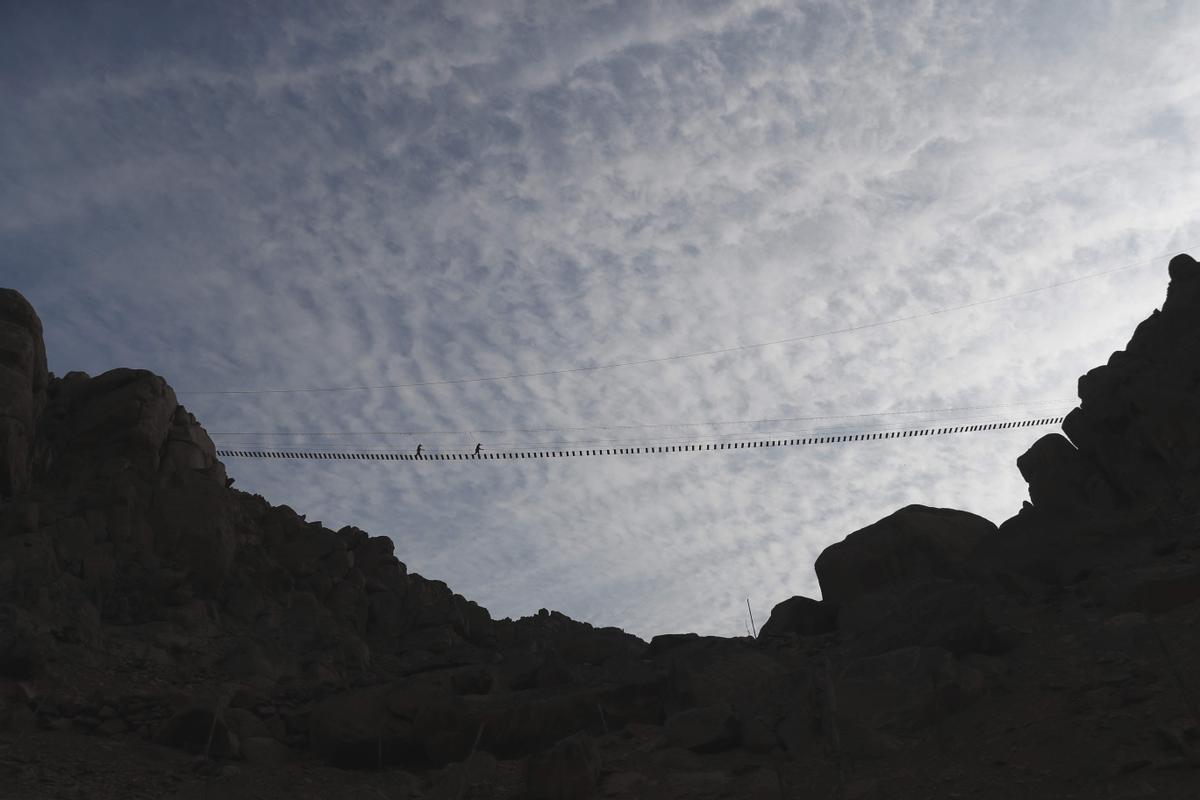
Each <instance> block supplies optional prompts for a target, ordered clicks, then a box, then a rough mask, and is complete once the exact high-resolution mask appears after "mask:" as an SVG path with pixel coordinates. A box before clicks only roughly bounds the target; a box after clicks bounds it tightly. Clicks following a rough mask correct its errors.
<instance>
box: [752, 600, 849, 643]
mask: <svg viewBox="0 0 1200 800" xmlns="http://www.w3.org/2000/svg"><path fill="white" fill-rule="evenodd" d="M836 629H837V608H836V607H834V606H833V605H832V604H830V603H826V602H823V601H821V600H813V599H812V598H810V597H800V596H797V597H791V598H788V599H787V600H784V601H783V602H782V603H778V604H776V606H775V607H774V608H772V609H771V616H770V618H769V619H767V621H766V623H765V624H764V625H763V626H762V628H761V629H760V630H759V632H758V635H759V637H760V638H761V637H771V636H785V635H787V634H795V635H797V636H820V635H822V634H826V633H832V632H833V631H834V630H836Z"/></svg>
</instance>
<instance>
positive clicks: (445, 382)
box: [177, 248, 1194, 395]
mask: <svg viewBox="0 0 1200 800" xmlns="http://www.w3.org/2000/svg"><path fill="white" fill-rule="evenodd" d="M1184 249H1185V250H1186V249H1194V248H1184ZM1166 255H1169V254H1166ZM1166 255H1158V256H1154V257H1153V258H1148V259H1145V260H1142V261H1137V262H1134V263H1132V264H1125V265H1123V266H1120V267H1113V268H1111V269H1106V270H1103V271H1101V272H1092V273H1088V274H1087V275H1078V276H1076V277H1074V278H1067V279H1066V280H1061V281H1055V282H1054V283H1047V284H1044V285H1042V286H1034V287H1032V288H1029V289H1023V290H1021V291H1019V292H1012V293H1010V294H1003V295H998V296H996V297H988V298H984V299H982V300H972V301H971V302H969V303H960V304H958V305H953V306H943V307H941V308H935V309H931V310H929V311H922V312H919V313H917V314H908V315H906V316H903V317H892V318H890V319H882V320H876V321H874V322H864V323H862V324H859V325H850V326H848V327H844V328H833V329H831V330H825V331H819V332H817V333H806V334H802V335H800V336H788V337H785V338H783V339H772V340H771V341H767V342H752V343H749V344H737V345H730V346H728V347H718V348H714V349H712V350H697V351H694V352H691V353H678V354H676V355H670V356H658V357H655V358H641V359H635V360H631V361H613V362H609V363H605V364H591V365H587V366H577V367H565V368H562V369H547V370H538V371H535V372H513V373H509V374H507V375H484V376H477V377H472V378H444V379H438V380H431V381H413V382H410V383H386V384H374V385H362V386H312V387H304V388H285V389H220V390H216V389H211V390H207V391H181V392H177V394H181V395H259V394H308V393H317V392H366V391H374V390H378V389H414V388H419V387H423V386H451V385H457V384H464V383H490V382H493V381H507V380H515V379H518V378H542V377H548V376H550V375H569V374H573V373H578V372H595V371H598V370H605V369H618V368H620V367H637V366H642V365H645V364H662V363H665V362H668V361H679V360H682V359H688V358H700V357H702V356H715V355H721V354H724V353H735V352H742V351H747V350H757V349H760V348H763V347H771V346H774V345H779V344H794V343H796V342H806V341H811V340H813V339H821V338H824V337H827V336H836V335H839V334H843V333H853V332H855V331H863V330H868V329H870V328H881V327H884V326H886V325H896V324H898V323H901V322H911V321H912V320H917V319H924V318H926V317H933V316H937V315H939V314H949V313H950V312H952V311H962V310H964V309H968V308H975V307H977V306H983V305H988V304H990V303H999V302H1001V301H1004V300H1012V299H1014V298H1017V297H1025V296H1026V295H1031V294H1036V293H1037V292H1045V291H1048V290H1050V289H1057V288H1059V287H1061V286H1068V285H1070V284H1073V283H1079V282H1080V281H1086V280H1092V279H1094V278H1102V277H1104V276H1106V275H1112V274H1114V273H1117V272H1123V271H1124V270H1129V269H1134V268H1135V267H1141V266H1144V265H1146V264H1153V263H1154V262H1156V261H1159V260H1160V259H1162V258H1165V257H1166Z"/></svg>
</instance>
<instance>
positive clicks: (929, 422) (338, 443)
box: [213, 408, 1060, 452]
mask: <svg viewBox="0 0 1200 800" xmlns="http://www.w3.org/2000/svg"><path fill="white" fill-rule="evenodd" d="M1048 410H1049V409H1048V408H1047V409H1043V410H1042V411H1041V412H1040V413H1043V414H1044V413H1047V411H1048ZM1054 413H1055V414H1056V415H1058V414H1060V412H1054ZM1006 420H1007V418H1006V417H1003V416H1000V415H998V414H994V413H993V414H980V413H972V412H967V413H959V414H949V415H937V416H933V415H930V416H929V417H927V418H925V419H920V420H910V421H900V420H879V421H868V422H865V423H862V424H860V425H851V424H849V423H843V424H840V425H839V424H837V423H833V424H828V425H819V426H816V427H811V426H805V427H795V426H790V425H789V426H786V427H784V428H771V429H769V430H758V431H753V430H751V431H747V430H740V431H725V432H720V431H697V430H692V431H680V432H678V433H675V434H670V433H665V432H664V433H661V434H658V435H654V436H651V435H650V434H647V435H645V436H638V435H636V434H630V435H628V436H620V435H614V436H609V437H590V438H586V439H578V438H570V439H567V438H561V437H557V438H552V439H548V440H538V441H531V440H528V439H519V440H516V441H495V440H491V441H488V443H487V444H488V447H489V448H490V449H492V450H535V449H542V448H554V449H563V448H577V447H578V446H580V445H589V446H593V447H594V446H598V445H599V446H610V447H615V446H636V445H646V446H651V445H655V444H695V443H697V442H710V441H712V442H721V441H732V440H735V439H781V438H813V437H822V436H837V435H840V434H850V433H883V432H889V431H898V430H904V429H906V428H934V427H953V426H964V425H968V424H982V423H990V422H1004V421H1006ZM213 435H214V437H215V438H216V439H217V440H219V441H220V443H221V445H222V446H223V447H227V448H230V449H243V450H245V449H256V450H262V449H280V448H286V449H291V450H304V449H312V448H319V449H322V450H342V451H354V450H358V451H365V450H368V449H370V450H379V451H388V450H395V449H396V448H397V447H398V445H397V443H395V442H390V441H380V442H379V445H378V446H377V447H370V446H369V445H367V444H365V443H361V442H358V441H347V440H337V439H335V440H332V441H325V440H323V441H321V442H320V443H310V442H296V441H292V442H287V443H278V442H274V441H272V442H271V443H266V442H265V441H264V440H263V439H262V438H261V437H256V436H252V435H242V436H221V435H217V434H213ZM469 441H470V444H467V443H464V444H465V445H466V446H467V447H472V446H473V445H474V444H475V442H477V441H479V440H478V439H477V438H476V437H471V439H470V440H469ZM410 446H411V445H410ZM453 446H454V445H453V444H452V443H447V444H441V445H436V446H435V448H436V450H437V451H438V452H458V451H451V450H450V449H449V448H451V447H453Z"/></svg>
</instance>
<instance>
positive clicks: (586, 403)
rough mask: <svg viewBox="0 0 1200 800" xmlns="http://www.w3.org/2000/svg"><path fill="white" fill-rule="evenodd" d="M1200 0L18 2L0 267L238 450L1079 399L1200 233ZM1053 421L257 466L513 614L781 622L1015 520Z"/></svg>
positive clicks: (256, 483)
mask: <svg viewBox="0 0 1200 800" xmlns="http://www.w3.org/2000/svg"><path fill="white" fill-rule="evenodd" d="M1194 12H1195V6H1194V5H1192V4H1190V3H1187V2H1181V3H1172V2H1152V0H1146V1H1145V2H1138V3H1115V2H1114V3H1104V2H1093V1H1092V0H1086V1H1084V2H1053V1H1049V2H1047V1H1045V0H1038V1H1037V2H1012V3H969V2H963V3H956V2H911V3H896V2H890V1H889V2H879V3H872V2H795V1H794V0H792V1H790V2H769V1H767V0H763V1H762V2H723V1H721V0H707V1H705V2H701V1H699V0H693V1H692V2H646V1H645V0H639V1H638V2H600V1H597V2H559V3H550V2H518V1H515V0H514V2H489V1H488V0H483V1H482V2H481V1H480V0H472V1H471V2H443V3H436V2H430V3H406V2H396V3H374V2H335V0H323V1H322V2H319V3H318V2H300V1H299V0H287V2H233V1H232V0H231V2H224V3H200V2H192V3H185V2H165V1H164V0H153V1H152V2H133V1H132V0H121V2H111V3H106V2H101V1H100V0H96V1H94V2H88V3H67V2H63V3H28V2H17V1H16V0H0V101H2V102H3V108H4V109H5V111H4V113H3V114H0V285H4V286H8V287H12V288H16V289H18V290H19V291H21V292H22V293H24V294H25V295H26V297H28V298H29V299H30V301H31V302H33V303H34V305H35V307H36V308H37V309H38V311H39V313H40V315H41V317H42V320H43V322H44V324H45V327H46V340H47V347H48V351H49V358H50V366H51V369H52V370H53V371H54V372H56V373H57V374H60V375H61V374H64V373H66V372H68V371H71V370H83V371H86V372H88V373H90V374H99V373H101V372H103V371H105V370H108V369H112V368H115V367H138V368H145V369H150V370H153V371H155V372H156V373H158V374H161V375H163V376H164V377H166V378H167V379H168V381H169V382H170V383H171V384H172V385H173V386H174V387H175V389H176V390H177V391H178V392H179V396H180V400H181V402H183V403H184V404H185V405H186V406H187V407H188V409H189V410H191V411H192V412H193V413H195V414H196V415H197V416H198V417H199V419H200V420H201V421H202V422H203V424H204V425H205V426H206V428H207V429H208V430H209V431H210V432H213V433H214V439H216V440H217V442H218V443H219V444H224V445H227V446H232V445H235V444H239V443H243V444H244V443H247V442H259V443H264V442H272V443H276V444H278V445H280V446H284V445H286V446H305V447H310V448H311V447H316V446H320V447H323V448H326V449H330V448H348V449H354V448H358V449H379V448H390V449H396V450H402V451H405V452H412V451H413V450H414V449H415V447H416V445H417V444H422V445H423V447H424V448H425V451H426V452H436V451H439V450H464V449H466V450H470V449H472V448H473V447H474V445H475V443H476V442H479V443H482V444H483V446H484V448H485V450H486V451H501V450H504V449H506V448H510V447H512V446H514V445H516V444H517V443H528V442H548V441H551V442H563V441H574V442H580V441H587V442H595V441H596V440H609V439H618V438H619V439H626V440H637V441H639V442H643V441H676V440H678V439H679V438H680V437H692V438H693V439H695V438H696V437H708V438H707V439H704V441H715V440H716V439H715V438H714V437H718V436H720V437H726V438H727V439H728V438H729V437H735V436H740V437H741V438H743V439H745V438H754V437H755V436H763V435H770V433H771V432H775V433H780V432H793V433H794V432H798V431H810V430H814V429H818V428H822V427H824V428H828V427H830V426H832V427H835V428H836V427H839V426H840V427H845V426H847V425H849V426H852V427H853V426H857V427H856V428H855V429H856V430H862V429H864V426H868V425H869V426H874V427H872V428H871V429H880V428H881V427H886V426H892V427H895V426H897V425H899V424H901V423H905V424H916V423H917V422H919V421H920V420H923V419H938V420H942V419H947V418H949V417H957V418H963V417H972V418H979V419H983V418H986V419H998V418H1024V417H1028V416H1039V415H1047V414H1042V413H1040V412H1045V411H1054V412H1058V413H1061V412H1064V411H1066V410H1068V409H1069V408H1070V407H1071V405H1072V399H1073V398H1074V397H1075V388H1076V380H1077V378H1078V376H1079V375H1081V374H1083V373H1084V372H1086V371H1087V370H1088V369H1090V368H1092V367H1094V366H1096V365H1099V364H1102V363H1104V362H1105V360H1106V359H1107V358H1108V356H1109V354H1110V353H1111V352H1112V351H1114V350H1117V349H1120V348H1121V347H1122V346H1123V345H1124V343H1125V342H1126V341H1127V340H1128V338H1129V336H1130V335H1131V333H1132V331H1133V328H1134V326H1135V325H1136V323H1137V322H1138V321H1140V320H1141V319H1142V318H1144V317H1145V316H1147V315H1148V314H1149V313H1150V311H1151V310H1153V309H1154V308H1155V307H1157V306H1158V305H1160V304H1161V302H1162V299H1163V297H1164V293H1165V287H1166V280H1167V276H1166V264H1167V260H1168V259H1169V257H1170V256H1171V255H1173V254H1175V253H1177V252H1184V251H1188V250H1189V249H1190V250H1191V252H1192V253H1193V254H1196V255H1198V256H1200V216H1198V212H1200V155H1198V150H1197V144H1198V139H1200V73H1197V72H1196V70H1195V55H1194V54H1195V53H1197V52H1200V15H1196V14H1195V13H1194ZM1121 267H1127V268H1126V269H1119V270H1118V268H1121ZM1110 270H1116V271H1112V272H1109V271H1110ZM1100 272H1108V274H1106V275H1102V276H1100V277H1093V278H1088V279H1085V280H1078V281H1073V282H1070V283H1066V284H1064V285H1060V286H1054V287H1053V288H1049V289H1046V290H1044V291H1037V292H1032V293H1027V294H1020V295H1019V296H1017V297H1012V298H1010V299H1007V300H1002V301H998V302H992V303H983V304H979V305H971V306H969V307H967V308H962V309H960V310H956V311H947V312H946V313H936V314H929V313H928V312H931V311H938V310H941V309H945V308H950V307H957V306H963V305H966V304H971V303H975V302H976V301H979V300H987V299H991V298H996V297H1002V296H1006V295H1011V294H1016V293H1022V292H1025V291H1026V290H1028V289H1032V288H1040V287H1046V286H1051V285H1053V284H1059V283H1062V282H1063V281H1072V279H1074V278H1077V277H1080V276H1085V275H1094V274H1095V273H1100ZM905 317H913V319H908V320H907V321H901V322H896V323H894V324H886V325H873V326H872V323H876V322H881V321H887V320H894V319H899V318H905ZM864 325H866V326H871V327H865V328H860V326H864ZM844 328H860V329H858V330H854V331H848V332H844V333H837V334H832V335H828V336H815V337H814V336H812V335H813V334H820V333H824V332H828V331H836V330H841V329H844ZM805 337H811V338H805ZM782 339H793V340H796V341H791V342H786V343H781V344H773V345H767V346H762V347H742V346H744V345H752V344H759V343H764V342H775V341H778V340H782ZM730 348H734V349H730ZM712 350H724V351H725V352H722V353H718V354H714V355H704V356H695V357H689V358H680V359H671V360H655V361H652V362H651V363H647V364H641V365H636V366H627V367H618V368H606V369H583V370H579V371H573V372H559V373H557V374H551V375H541V376H536V377H525V378H510V379H504V380H484V381H473V382H466V383H438V382H439V381H455V380H458V379H464V378H478V377H485V378H486V377H492V376H506V375H513V374H518V373H522V374H523V373H530V372H546V371H557V370H572V369H575V368H577V367H595V366H598V365H606V364H612V363H616V362H627V361H641V360H647V359H664V358H666V357H669V356H675V355H686V354H693V353H697V352H705V351H712ZM413 383H423V384H432V385H424V386H415V387H414V386H408V387H403V388H390V389H369V390H352V391H317V392H274V391H272V392H267V393H260V394H216V393H214V392H228V391H241V390H277V389H332V388H338V387H361V386H380V385H391V386H394V385H396V384H413ZM1009 404H1022V405H1009ZM978 406H989V407H991V408H986V409H977V410H974V411H970V412H954V413H953V414H951V413H949V412H945V413H940V414H937V415H933V416H922V415H920V414H897V415H893V416H873V417H852V416H851V415H859V414H876V413H880V412H902V411H914V410H928V409H951V408H963V407H978ZM1001 406H1006V407H1001ZM835 416H841V417H843V419H840V420H838V419H830V420H802V421H797V420H792V421H789V422H786V423H757V424H752V423H746V422H739V423H737V424H733V423H730V422H729V421H745V420H760V419H779V418H795V417H835ZM714 421H721V422H723V423H726V424H722V425H707V424H706V425H695V424H691V425H689V426H686V427H667V426H677V425H678V423H708V422H714ZM619 426H660V427H619ZM535 428H541V429H558V430H542V431H531V430H530V429H535ZM564 429H576V430H564ZM1047 430H1049V429H1047ZM1047 430H1030V429H1025V430H1015V431H1008V432H991V433H979V434H974V435H968V436H950V437H940V438H934V439H916V440H901V441H885V442H870V443H862V444H855V445H852V446H850V445H848V446H842V447H825V448H783V449H769V450H765V449H764V450H744V451H739V452H728V451H724V452H718V453H707V452H706V453H689V454H680V455H662V456H642V457H640V458H639V457H629V458H618V457H612V458H594V459H577V460H574V459H573V460H557V459H554V460H543V461H533V460H530V461H520V462H502V463H501V462H481V463H465V462H454V463H424V464H411V463H403V462H402V463H387V464H380V463H366V462H300V461H286V462H283V461H247V460H234V459H229V460H228V462H227V463H228V466H229V471H230V474H231V475H232V476H233V477H235V478H236V481H237V486H238V488H241V489H245V490H247V491H252V492H257V493H261V494H262V495H264V496H265V497H266V498H268V499H269V500H271V501H272V502H274V503H278V504H287V505H290V506H292V507H293V508H295V509H297V510H298V511H300V512H302V513H306V514H307V515H308V519H310V520H321V521H323V522H324V523H325V524H326V525H328V526H332V527H335V528H336V527H340V526H342V525H346V524H354V525H358V526H359V527H362V528H363V529H365V530H368V531H370V532H371V533H373V534H377V535H387V536H390V537H391V538H393V539H394V540H395V542H396V551H397V555H398V556H399V557H400V559H401V560H403V561H404V562H405V563H406V564H407V565H408V566H409V569H410V570H412V571H415V572H419V573H421V574H423V575H426V576H427V577H431V578H436V579H440V580H444V581H446V582H447V583H448V584H449V585H450V586H451V587H452V588H454V590H455V591H458V592H460V593H462V594H464V595H465V596H467V597H468V598H471V599H473V600H476V601H478V602H480V603H482V604H483V605H485V606H487V607H488V608H489V609H490V610H491V611H492V613H493V615H494V616H497V617H503V616H513V617H515V616H521V615H526V614H530V613H533V612H535V611H536V610H537V609H539V608H543V607H545V608H552V609H557V610H560V611H562V612H564V613H566V614H569V615H570V616H572V617H575V618H577V619H583V620H586V621H588V622H592V623H594V624H597V625H615V626H618V627H621V628H624V629H626V630H628V631H630V632H632V633H636V634H638V635H640V636H643V637H649V636H652V635H654V634H657V633H665V632H679V631H696V632H699V633H705V634H719V635H727V636H740V635H744V634H745V632H746V629H747V628H748V627H749V625H750V623H749V619H748V614H747V609H746V600H747V598H748V599H749V601H750V605H751V608H752V609H753V611H754V614H755V619H756V623H757V624H759V625H761V624H762V622H763V621H764V620H765V619H766V617H767V615H768V614H769V612H770V609H771V607H772V606H773V605H774V604H775V603H777V602H780V601H782V600H784V599H786V598H788V597H790V596H792V595H796V594H804V595H807V596H811V597H819V596H820V590H819V587H818V585H817V581H816V577H815V574H814V572H813V566H812V565H813V561H814V560H815V558H816V557H817V555H819V554H820V552H821V550H822V549H823V548H825V547H826V546H828V545H829V544H831V543H833V542H836V541H839V540H841V539H842V538H843V537H845V536H846V535H847V534H849V533H851V532H852V531H855V530H858V529H860V528H862V527H864V526H866V525H869V524H871V523H872V522H874V521H876V520H878V519H880V518H882V517H884V516H886V515H888V514H890V513H891V512H892V511H894V510H896V509H898V508H900V507H903V506H905V505H908V504H910V503H921V504H925V505H930V506H937V507H954V508H964V509H968V510H971V511H974V512H976V513H978V514H981V515H983V516H985V517H987V518H989V519H991V520H993V521H995V522H997V523H998V522H1000V521H1003V520H1004V519H1006V518H1007V517H1009V516H1011V515H1012V514H1014V513H1015V512H1016V511H1017V509H1019V507H1020V505H1021V502H1022V501H1023V500H1024V499H1025V498H1026V496H1027V495H1026V487H1025V484H1024V482H1023V481H1022V479H1021V476H1020V474H1019V473H1018V472H1017V470H1016V467H1015V461H1016V458H1017V457H1018V456H1019V455H1020V454H1021V453H1022V452H1024V450H1025V449H1026V448H1028V447H1029V445H1030V444H1031V443H1032V442H1033V441H1034V440H1035V439H1036V438H1037V436H1039V435H1041V434H1042V433H1045V432H1047ZM414 431H416V432H422V433H419V434H417V435H404V434H405V433H407V432H414ZM436 431H463V432H464V433H455V434H446V433H429V432H436ZM476 431H500V432H498V433H476ZM246 432H249V433H252V434H254V435H253V436H246V435H244V433H246ZM301 432H305V433H363V432H367V433H370V432H376V433H377V432H400V433H398V434H397V435H387V436H384V435H359V436H297V435H296V434H297V433H301ZM217 434H221V435H217ZM233 434H238V435H233ZM267 434H271V435H270V436H268V435H267ZM280 434H287V435H280ZM592 446H596V445H594V444H593V445H592Z"/></svg>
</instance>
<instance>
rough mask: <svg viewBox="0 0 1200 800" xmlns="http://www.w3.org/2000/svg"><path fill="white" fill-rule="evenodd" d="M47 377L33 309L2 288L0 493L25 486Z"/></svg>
mask: <svg viewBox="0 0 1200 800" xmlns="http://www.w3.org/2000/svg"><path fill="white" fill-rule="evenodd" d="M48 380H49V373H48V371H47V369H46V347H45V344H44V343H43V341H42V322H41V320H40V319H38V315H37V312H35V311H34V310H33V306H31V305H29V303H28V301H26V300H25V298H24V297H22V296H21V295H20V294H19V293H18V292H15V291H13V290H12V289H0V498H6V497H13V496H15V495H19V494H22V493H24V492H25V491H26V490H27V489H28V488H29V479H30V463H31V456H32V453H33V445H34V437H35V431H36V426H37V420H38V417H39V416H40V414H41V412H42V408H43V406H44V405H45V403H46V385H47V382H48Z"/></svg>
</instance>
